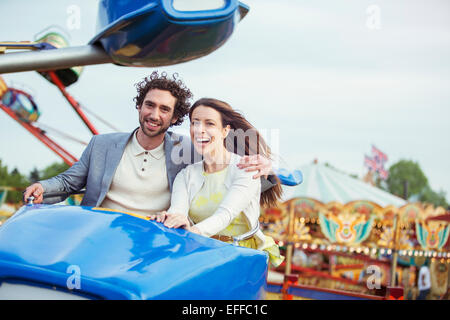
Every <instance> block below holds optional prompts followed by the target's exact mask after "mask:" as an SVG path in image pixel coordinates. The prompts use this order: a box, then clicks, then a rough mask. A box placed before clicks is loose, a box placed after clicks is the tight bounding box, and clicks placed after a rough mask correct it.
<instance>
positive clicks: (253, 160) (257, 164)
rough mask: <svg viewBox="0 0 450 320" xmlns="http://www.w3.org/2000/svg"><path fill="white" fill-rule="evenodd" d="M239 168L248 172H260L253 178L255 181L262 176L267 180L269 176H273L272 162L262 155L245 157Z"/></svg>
mask: <svg viewBox="0 0 450 320" xmlns="http://www.w3.org/2000/svg"><path fill="white" fill-rule="evenodd" d="M237 166H238V168H239V169H245V171H247V172H250V171H258V173H257V174H255V175H254V176H253V179H257V178H259V177H261V176H263V177H264V178H266V179H267V177H268V175H270V174H272V161H270V159H267V158H266V157H264V156H262V155H260V154H254V155H251V156H243V157H242V158H241V161H240V162H239V163H238V164H237Z"/></svg>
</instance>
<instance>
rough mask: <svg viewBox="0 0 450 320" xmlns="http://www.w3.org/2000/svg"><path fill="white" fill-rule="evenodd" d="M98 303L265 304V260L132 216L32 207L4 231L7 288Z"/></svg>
mask: <svg viewBox="0 0 450 320" xmlns="http://www.w3.org/2000/svg"><path fill="white" fill-rule="evenodd" d="M73 266H75V267H76V268H77V269H78V270H79V272H80V274H79V275H80V288H79V289H72V291H71V292H72V293H74V294H80V295H85V296H87V297H89V298H100V299H260V298H263V297H264V292H265V286H266V277H267V268H268V256H267V254H266V253H265V252H263V251H259V250H252V249H248V248H243V247H237V246H234V245H231V244H227V243H223V242H220V241H218V240H214V239H210V238H206V237H203V236H200V235H196V234H193V233H191V232H188V231H186V230H184V229H168V228H166V227H164V226H163V225H162V224H161V223H157V222H153V221H148V220H145V219H142V218H138V217H135V216H132V215H129V214H125V213H120V212H111V211H104V210H101V209H97V208H91V207H77V206H59V205H28V206H24V207H22V208H21V209H20V210H19V211H18V212H17V213H16V214H15V215H14V216H13V217H11V218H10V219H9V220H7V222H6V223H4V224H3V225H2V226H1V227H0V286H1V283H2V282H19V283H26V284H34V285H40V286H44V287H54V288H57V289H59V290H63V291H69V290H68V289H67V281H68V278H69V277H70V276H71V275H72V274H71V272H70V271H69V270H72V269H73V268H72V269H71V267H73Z"/></svg>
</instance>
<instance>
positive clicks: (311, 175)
mask: <svg viewBox="0 0 450 320" xmlns="http://www.w3.org/2000/svg"><path fill="white" fill-rule="evenodd" d="M298 169H299V170H300V171H301V172H302V174H303V183H302V184H300V185H298V186H295V187H285V186H283V190H284V196H283V198H284V199H283V200H289V199H292V198H295V197H309V198H313V199H316V200H319V201H321V202H323V203H328V202H331V201H338V202H340V203H348V202H350V201H355V200H369V201H373V202H375V203H377V204H379V205H380V206H383V207H385V206H388V205H394V206H396V207H401V206H403V205H405V204H406V203H407V202H406V201H405V200H403V199H402V198H400V197H397V196H394V195H392V194H390V193H388V192H386V191H383V190H381V189H379V188H377V187H374V186H372V185H370V184H368V183H366V182H363V181H361V180H359V179H356V178H353V177H351V176H349V175H347V174H345V173H342V172H339V171H337V170H336V169H333V168H331V167H329V166H326V165H324V164H321V163H317V162H314V163H311V164H308V165H304V166H301V167H300V168H298Z"/></svg>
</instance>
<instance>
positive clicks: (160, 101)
mask: <svg viewBox="0 0 450 320" xmlns="http://www.w3.org/2000/svg"><path fill="white" fill-rule="evenodd" d="M176 102H177V99H176V98H175V97H174V96H173V95H172V94H171V93H170V92H169V91H166V90H160V89H151V90H149V91H148V92H147V94H146V96H145V98H144V102H143V103H142V105H141V106H139V108H138V111H139V124H140V127H141V130H142V132H143V133H144V134H145V135H146V136H147V137H149V138H152V137H156V136H159V135H161V134H164V133H165V132H166V131H167V129H169V127H170V126H171V125H172V124H174V123H175V122H176V121H177V118H174V117H173V114H174V110H175V105H176Z"/></svg>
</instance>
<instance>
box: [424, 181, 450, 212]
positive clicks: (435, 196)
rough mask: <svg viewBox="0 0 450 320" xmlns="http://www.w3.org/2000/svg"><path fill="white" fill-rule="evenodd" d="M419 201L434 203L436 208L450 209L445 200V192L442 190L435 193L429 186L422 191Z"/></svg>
mask: <svg viewBox="0 0 450 320" xmlns="http://www.w3.org/2000/svg"><path fill="white" fill-rule="evenodd" d="M419 199H420V201H421V202H427V203H432V204H434V205H435V206H441V207H444V208H447V207H448V202H447V200H446V199H445V191H443V190H440V191H439V192H435V191H433V190H432V189H431V188H430V187H429V186H427V187H426V188H425V189H424V190H422V193H421V194H420V197H419Z"/></svg>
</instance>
